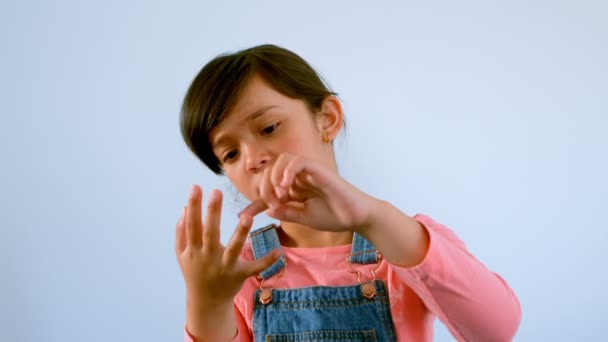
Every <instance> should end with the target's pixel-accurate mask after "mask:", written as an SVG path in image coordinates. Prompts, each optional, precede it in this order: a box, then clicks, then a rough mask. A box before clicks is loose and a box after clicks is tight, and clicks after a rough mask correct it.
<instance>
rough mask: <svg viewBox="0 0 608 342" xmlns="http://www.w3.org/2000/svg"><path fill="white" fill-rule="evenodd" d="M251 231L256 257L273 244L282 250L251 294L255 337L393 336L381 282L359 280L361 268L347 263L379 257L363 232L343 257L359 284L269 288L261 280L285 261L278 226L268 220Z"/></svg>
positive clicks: (349, 341)
mask: <svg viewBox="0 0 608 342" xmlns="http://www.w3.org/2000/svg"><path fill="white" fill-rule="evenodd" d="M250 237H251V246H252V248H253V255H254V257H255V258H256V259H259V258H261V257H263V256H265V255H266V254H268V253H269V252H270V251H272V250H273V249H275V248H278V249H280V250H281V253H282V255H281V257H280V258H279V259H278V260H277V261H276V262H275V263H274V264H272V265H271V266H270V267H268V268H267V269H266V270H264V271H263V272H261V273H260V274H259V275H258V280H259V281H260V289H259V290H257V291H256V292H255V298H253V299H254V301H255V307H254V310H253V336H254V341H255V342H295V341H315V342H321V341H323V342H331V341H340V342H355V341H356V342H361V341H363V342H368V341H383V342H384V341H387V342H390V341H396V337H395V327H394V324H393V319H392V316H391V311H390V305H389V298H388V291H387V289H386V286H385V284H384V283H383V282H382V281H380V280H375V279H374V280H373V281H371V282H366V283H361V277H360V276H361V274H360V273H359V272H357V271H353V270H352V269H350V265H351V264H372V263H375V264H379V262H380V257H379V254H378V251H377V250H376V248H375V247H374V246H373V245H372V244H371V243H370V242H369V241H367V240H366V239H365V238H363V237H362V236H361V235H359V234H357V233H355V234H354V236H353V243H352V250H351V255H350V257H349V258H348V260H347V261H348V265H349V270H350V271H351V273H354V274H356V275H357V279H358V280H359V283H358V284H355V285H349V286H310V287H304V288H295V289H268V288H264V285H263V284H264V281H265V280H267V279H269V278H271V277H272V276H275V275H277V274H280V273H279V272H281V271H282V270H284V268H285V266H286V262H287V261H286V259H285V254H284V253H283V251H282V249H281V244H280V242H279V237H278V235H277V232H276V226H275V225H273V224H271V225H268V226H266V227H264V228H261V229H258V230H255V231H253V232H251V233H250ZM372 274H374V273H373V271H372ZM374 278H375V275H374ZM353 279H354V277H353ZM353 282H354V281H353Z"/></svg>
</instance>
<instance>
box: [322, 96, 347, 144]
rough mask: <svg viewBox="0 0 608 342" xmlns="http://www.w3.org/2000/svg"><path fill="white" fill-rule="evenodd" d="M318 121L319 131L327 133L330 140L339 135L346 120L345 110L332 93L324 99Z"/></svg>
mask: <svg viewBox="0 0 608 342" xmlns="http://www.w3.org/2000/svg"><path fill="white" fill-rule="evenodd" d="M316 121H317V128H318V129H319V132H321V134H323V133H325V134H326V135H327V138H328V139H329V140H330V141H333V140H334V139H335V138H336V136H338V134H339V133H340V130H341V129H342V124H343V122H344V112H343V111H342V104H341V103H340V100H338V98H337V97H336V96H334V95H330V96H327V97H326V98H325V100H323V103H322V104H321V110H320V111H319V113H318V114H317V120H316Z"/></svg>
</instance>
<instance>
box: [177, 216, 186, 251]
mask: <svg viewBox="0 0 608 342" xmlns="http://www.w3.org/2000/svg"><path fill="white" fill-rule="evenodd" d="M185 216H186V207H184V208H183V209H182V216H181V217H180V218H179V221H178V222H177V225H176V226H175V252H176V253H181V252H182V251H183V250H184V249H185V248H186V232H185V230H186V227H185V225H184V221H185V220H186V217H185Z"/></svg>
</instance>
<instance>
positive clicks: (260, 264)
mask: <svg viewBox="0 0 608 342" xmlns="http://www.w3.org/2000/svg"><path fill="white" fill-rule="evenodd" d="M280 257H281V251H279V250H278V249H273V250H272V251H271V252H270V253H268V254H266V255H265V256H264V257H262V258H260V259H257V260H255V261H252V262H250V263H249V265H248V266H247V271H246V275H247V277H251V276H253V275H257V274H259V273H260V272H262V271H264V270H265V269H267V268H268V267H270V265H272V264H274V263H275V262H276V261H277V260H278V259H279V258H280Z"/></svg>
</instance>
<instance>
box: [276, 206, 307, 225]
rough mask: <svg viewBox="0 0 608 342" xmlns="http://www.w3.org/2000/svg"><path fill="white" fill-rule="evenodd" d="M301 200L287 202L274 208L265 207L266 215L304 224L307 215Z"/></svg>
mask: <svg viewBox="0 0 608 342" xmlns="http://www.w3.org/2000/svg"><path fill="white" fill-rule="evenodd" d="M304 206H305V205H304V204H303V203H302V202H288V203H285V204H283V205H281V206H280V207H278V208H275V209H267V210H266V215H268V216H270V217H272V218H273V219H276V220H280V221H287V222H295V223H300V224H306V223H307V222H306V221H307V220H306V218H307V216H306V209H305V207H304Z"/></svg>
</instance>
